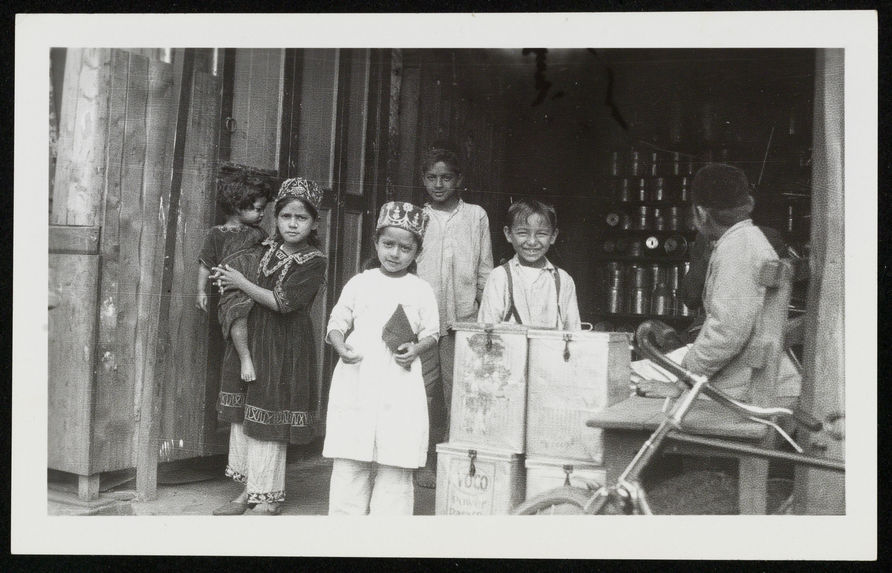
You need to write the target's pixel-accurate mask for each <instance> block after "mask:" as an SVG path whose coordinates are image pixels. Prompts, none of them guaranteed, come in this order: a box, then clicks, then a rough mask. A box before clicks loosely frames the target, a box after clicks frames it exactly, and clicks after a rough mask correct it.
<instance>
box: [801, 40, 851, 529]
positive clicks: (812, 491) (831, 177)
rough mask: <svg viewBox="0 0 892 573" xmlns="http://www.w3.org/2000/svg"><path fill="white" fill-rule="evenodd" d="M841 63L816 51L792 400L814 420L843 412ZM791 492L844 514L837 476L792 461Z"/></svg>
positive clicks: (834, 449) (817, 509) (816, 509)
mask: <svg viewBox="0 0 892 573" xmlns="http://www.w3.org/2000/svg"><path fill="white" fill-rule="evenodd" d="M843 69H844V57H843V50H842V49H826V50H818V53H817V58H816V71H815V111H814V135H813V140H814V147H813V149H814V155H813V160H812V166H813V167H812V179H813V183H812V225H811V229H812V231H811V260H810V263H811V277H812V278H811V283H810V284H809V292H808V312H807V314H806V327H805V348H804V351H805V352H804V360H803V367H804V376H803V381H802V394H801V396H800V404H801V406H802V408H803V409H805V410H806V411H809V412H812V413H813V414H814V415H815V416H816V417H818V418H819V419H824V418H825V416H826V415H827V414H828V413H831V412H844V411H845V402H844V399H843V398H844V396H845V379H844V377H845V371H844V359H843V316H844V312H845V309H844V308H843V303H844V297H843V292H844V290H843V289H844V288H845V286H844V274H843V273H844V270H845V269H844V263H845V261H844V260H843V257H844V245H845V243H844V229H843V225H844V212H843V170H842V169H843V164H842V159H843V134H844V132H843V103H844V101H843ZM819 440H820V441H819ZM810 445H811V446H812V448H813V449H815V450H817V453H819V454H821V455H825V456H827V457H831V458H837V459H842V458H843V457H844V455H845V444H844V443H843V442H837V441H834V440H831V439H829V438H825V437H824V435H823V434H822V435H820V438H819V436H813V437H812V441H811V444H810ZM795 494H796V497H795V499H796V504H795V505H796V508H795V509H796V513H804V514H843V513H845V476H844V475H840V474H837V473H833V472H828V471H824V470H817V469H808V468H804V467H797V468H796V475H795Z"/></svg>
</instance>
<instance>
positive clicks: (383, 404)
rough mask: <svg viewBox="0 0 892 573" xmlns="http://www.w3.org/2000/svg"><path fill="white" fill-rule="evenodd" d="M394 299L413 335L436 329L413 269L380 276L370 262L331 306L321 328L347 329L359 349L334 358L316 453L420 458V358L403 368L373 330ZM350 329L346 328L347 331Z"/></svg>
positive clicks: (404, 460) (432, 304)
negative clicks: (350, 358)
mask: <svg viewBox="0 0 892 573" xmlns="http://www.w3.org/2000/svg"><path fill="white" fill-rule="evenodd" d="M398 304H402V305H403V308H404V309H405V311H406V316H408V318H409V322H410V323H411V325H412V329H413V330H414V331H415V333H416V335H417V336H418V340H421V339H423V338H425V337H427V336H433V337H435V338H436V337H437V335H438V333H439V329H440V326H439V311H438V310H437V301H436V299H435V298H434V292H433V290H432V289H431V287H430V285H429V284H428V283H426V282H425V281H423V280H422V279H420V278H418V277H417V276H415V275H413V274H406V275H404V276H402V277H399V278H393V277H388V276H386V275H384V274H383V273H382V272H381V270H380V269H371V270H368V271H365V272H363V273H361V274H358V275H356V276H355V277H353V278H352V279H350V280H349V281H348V282H347V284H346V285H345V286H344V290H343V291H342V292H341V296H340V298H339V299H338V303H337V304H336V305H335V307H334V308H333V309H332V311H331V318H330V319H329V321H328V329H327V332H332V331H334V330H337V331H340V332H343V333H347V332H349V333H350V334H349V335H348V336H347V339H346V343H347V344H349V345H350V346H352V347H353V349H354V350H355V351H356V352H358V353H359V354H361V355H362V357H363V358H362V360H361V361H360V362H358V363H357V364H345V363H344V362H343V361H342V360H338V364H337V365H336V366H335V369H334V374H333V375H332V380H331V390H330V392H329V397H328V415H327V419H326V429H325V445H324V447H323V450H322V455H323V456H325V457H328V458H348V459H352V460H359V461H367V462H368V461H373V462H378V463H379V464H384V465H389V466H398V467H404V468H417V467H421V466H423V465H424V464H425V461H426V458H427V446H428V444H427V440H428V419H427V397H426V395H425V392H424V381H423V380H422V377H421V360H420V359H417V358H416V359H415V361H414V362H413V363H412V367H411V369H410V370H406V369H404V368H403V367H401V366H400V365H399V364H397V363H396V361H395V360H394V359H393V353H391V352H390V350H389V349H388V348H387V346H386V345H385V344H384V341H383V339H382V336H381V333H382V329H383V328H384V324H385V323H386V322H387V320H388V319H389V318H390V316H391V315H392V314H393V312H394V310H396V307H397V305H398ZM351 329H352V332H351Z"/></svg>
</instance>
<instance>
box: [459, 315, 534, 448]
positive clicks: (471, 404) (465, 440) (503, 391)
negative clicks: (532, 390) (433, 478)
mask: <svg viewBox="0 0 892 573" xmlns="http://www.w3.org/2000/svg"><path fill="white" fill-rule="evenodd" d="M455 331H456V335H455V369H454V377H453V380H454V382H453V389H452V410H451V412H452V413H451V421H450V426H449V441H450V442H452V443H461V444H467V445H468V446H470V447H479V448H483V449H490V450H505V451H510V452H515V453H523V446H524V423H525V420H526V392H527V376H526V374H527V373H526V370H527V338H526V332H527V328H526V327H523V326H517V325H510V324H501V325H496V326H492V325H482V324H474V323H459V324H456V325H455Z"/></svg>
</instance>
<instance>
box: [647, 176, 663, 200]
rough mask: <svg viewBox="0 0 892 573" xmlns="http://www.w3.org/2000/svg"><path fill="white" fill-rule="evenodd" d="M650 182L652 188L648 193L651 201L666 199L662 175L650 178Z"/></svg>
mask: <svg viewBox="0 0 892 573" xmlns="http://www.w3.org/2000/svg"><path fill="white" fill-rule="evenodd" d="M652 181H653V183H652V184H651V185H652V187H653V190H652V191H651V193H650V199H651V201H665V200H666V189H665V180H664V179H663V178H662V177H657V178H656V179H653V180H652Z"/></svg>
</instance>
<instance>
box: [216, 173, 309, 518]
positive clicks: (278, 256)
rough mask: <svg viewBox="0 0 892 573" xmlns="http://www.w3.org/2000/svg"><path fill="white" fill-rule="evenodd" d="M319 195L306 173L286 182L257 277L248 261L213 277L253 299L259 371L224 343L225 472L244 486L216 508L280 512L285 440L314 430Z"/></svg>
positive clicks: (251, 323)
mask: <svg viewBox="0 0 892 573" xmlns="http://www.w3.org/2000/svg"><path fill="white" fill-rule="evenodd" d="M321 196H322V194H321V191H320V190H319V187H318V185H316V183H314V182H312V181H307V180H306V179H303V178H296V179H288V180H287V181H285V182H284V183H283V184H282V188H281V190H280V191H279V194H278V196H277V197H276V205H275V215H276V234H275V236H274V237H272V238H270V239H267V240H266V241H264V242H263V243H262V245H260V246H259V247H257V248H256V254H257V255H259V257H260V262H259V264H256V268H255V269H254V272H255V273H256V275H255V276H256V280H255V281H251V280H249V279H248V278H246V277H245V271H246V270H250V269H244V268H243V269H239V268H237V264H224V265H221V266H218V267H215V268H214V269H213V271H214V275H212V278H213V279H214V280H216V281H218V283H220V284H222V285H223V286H224V287H233V288H236V289H239V290H240V291H241V292H243V293H244V294H245V295H247V296H248V297H249V298H250V299H251V300H253V301H254V305H253V308H252V309H251V311H250V313H249V314H248V332H249V333H250V335H251V336H250V339H249V348H250V351H251V356H252V357H253V360H254V366H255V370H256V379H255V380H254V381H253V382H251V383H250V384H246V383H245V381H244V380H242V379H241V377H240V376H239V370H238V367H237V360H238V358H237V356H236V352H235V351H234V349H233V346H232V344H230V345H228V346H227V348H226V352H225V354H224V358H223V367H222V371H221V392H220V399H219V402H218V405H217V411H218V413H219V415H220V418H221V419H222V420H224V421H228V422H230V423H231V430H230V439H229V460H228V465H227V467H226V475H227V476H229V477H231V478H233V479H234V480H236V481H238V482H239V483H243V484H245V490H244V491H243V492H242V493H241V494H240V495H239V496H238V497H237V498H235V499H234V500H232V501H231V502H229V503H227V504H226V505H224V506H222V507H220V508H218V509H216V510H215V511H214V514H215V515H238V514H241V513H244V512H245V510H246V509H247V508H248V507H254V506H255V505H256V504H259V503H265V504H266V510H267V512H268V513H271V514H278V513H280V512H281V506H282V503H283V502H284V500H285V462H286V460H285V454H286V451H287V446H288V444H289V443H291V444H305V443H308V442H310V441H311V440H312V439H313V438H314V435H315V428H316V425H317V420H316V419H315V416H314V413H313V408H314V406H315V405H316V403H317V390H316V384H315V378H316V350H315V344H314V332H315V331H314V330H313V325H312V323H311V321H310V306H311V305H312V303H313V300H314V298H315V297H316V293H317V292H318V291H319V289H320V287H321V286H322V284H323V282H324V279H325V269H326V259H325V256H324V255H323V254H322V252H321V251H320V250H319V248H318V246H319V241H318V238H317V237H316V229H317V227H318V219H319V211H318V210H317V205H318V203H319V200H320V199H321ZM243 260H250V258H245V259H243ZM253 260H254V261H256V258H255V259H253ZM238 262H239V261H236V263H238Z"/></svg>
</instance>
